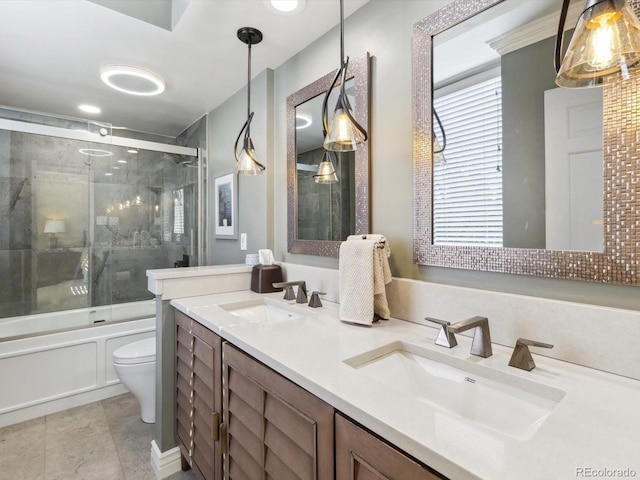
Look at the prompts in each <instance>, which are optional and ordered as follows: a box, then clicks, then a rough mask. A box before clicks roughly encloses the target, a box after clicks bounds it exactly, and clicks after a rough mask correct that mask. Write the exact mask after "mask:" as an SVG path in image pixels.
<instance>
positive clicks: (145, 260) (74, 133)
mask: <svg viewBox="0 0 640 480" xmlns="http://www.w3.org/2000/svg"><path fill="white" fill-rule="evenodd" d="M119 135H120V136H119ZM121 135H124V133H122V132H121V131H116V130H115V129H113V130H112V128H111V126H109V125H105V124H98V123H94V122H87V121H80V120H73V119H63V118H57V117H50V116H44V115H39V114H31V113H27V112H18V111H15V110H10V109H3V108H0V378H2V382H3V388H2V390H3V394H2V395H0V426H3V425H9V424H12V423H16V422H17V421H22V420H26V419H29V418H33V417H36V416H39V415H43V414H47V413H51V412H53V411H58V410H62V409H65V408H69V407H71V406H76V405H80V404H83V403H87V402H90V401H95V400H98V399H101V398H106V397H108V396H111V395H114V394H117V393H120V392H124V391H125V388H124V387H123V386H122V384H121V383H120V380H119V379H118V376H117V375H116V372H115V369H114V366H113V365H112V360H113V353H114V351H115V350H117V349H118V348H119V347H122V346H123V345H125V344H128V343H132V342H134V341H137V340H142V339H145V338H150V337H154V336H155V319H154V317H155V302H154V301H153V300H152V298H153V296H152V295H151V294H150V293H149V291H148V290H147V278H146V270H148V269H157V268H168V267H173V266H174V264H175V263H176V262H177V261H182V260H183V258H185V257H184V256H185V255H186V256H188V259H189V263H190V264H191V265H198V264H199V259H200V258H202V256H203V255H204V251H203V245H204V242H202V235H203V234H204V228H203V227H202V224H203V219H204V212H203V209H202V208H199V205H202V204H203V191H204V189H203V188H201V185H203V184H204V181H203V172H204V167H203V163H204V162H203V161H202V153H201V149H199V148H194V147H185V146H182V145H179V144H178V143H188V142H185V141H181V139H180V138H178V139H175V141H174V139H172V142H171V143H166V142H167V140H166V139H162V140H163V143H160V142H158V141H156V140H157V138H151V137H150V136H148V135H147V136H145V135H144V134H135V132H130V131H127V132H126V135H128V137H123V136H121ZM130 136H131V137H139V138H129V137H130ZM150 139H151V140H153V141H151V140H150Z"/></svg>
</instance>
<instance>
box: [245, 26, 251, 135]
mask: <svg viewBox="0 0 640 480" xmlns="http://www.w3.org/2000/svg"><path fill="white" fill-rule="evenodd" d="M251 43H252V42H251V39H249V42H248V43H247V45H248V47H249V55H247V122H248V124H247V130H246V133H245V138H247V137H250V136H251V133H250V130H251V122H250V121H249V118H250V117H251Z"/></svg>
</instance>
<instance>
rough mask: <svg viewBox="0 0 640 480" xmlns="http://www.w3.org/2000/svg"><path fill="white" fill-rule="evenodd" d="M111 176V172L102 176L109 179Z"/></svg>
mask: <svg viewBox="0 0 640 480" xmlns="http://www.w3.org/2000/svg"><path fill="white" fill-rule="evenodd" d="M112 175H113V173H111V172H107V173H105V174H104V176H105V177H110V176H112Z"/></svg>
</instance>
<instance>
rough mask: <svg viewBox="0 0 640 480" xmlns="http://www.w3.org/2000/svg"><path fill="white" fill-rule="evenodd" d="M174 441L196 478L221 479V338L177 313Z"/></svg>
mask: <svg viewBox="0 0 640 480" xmlns="http://www.w3.org/2000/svg"><path fill="white" fill-rule="evenodd" d="M176 328H177V330H176V338H177V344H176V348H177V351H176V358H177V364H176V372H177V378H176V400H177V401H176V421H177V424H176V437H177V438H176V441H177V443H178V445H179V446H180V449H181V453H182V455H183V457H184V459H185V460H186V462H187V463H188V464H189V465H190V466H191V467H192V469H193V470H194V472H195V473H196V476H197V477H198V478H202V479H206V480H219V479H221V478H222V454H221V450H220V443H219V441H218V436H219V426H220V416H221V413H222V339H221V338H220V337H219V336H217V335H216V334H214V333H213V332H211V331H210V330H208V329H207V328H205V327H203V326H202V325H200V324H199V323H198V322H196V321H195V320H193V319H191V318H189V317H188V316H186V315H184V314H183V313H181V312H176Z"/></svg>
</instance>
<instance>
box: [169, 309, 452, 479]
mask: <svg viewBox="0 0 640 480" xmlns="http://www.w3.org/2000/svg"><path fill="white" fill-rule="evenodd" d="M175 318H176V339H177V341H176V372H177V374H176V400H177V401H176V442H177V443H178V446H179V447H180V452H181V454H182V462H183V463H182V465H183V469H187V468H188V466H189V467H191V468H192V469H193V471H194V473H195V475H196V477H197V478H198V479H200V480H219V479H222V478H223V475H224V479H225V480H334V479H335V480H384V479H388V480H400V479H402V480H443V479H444V480H446V479H445V477H443V476H440V475H439V474H438V473H437V472H435V471H433V470H431V469H430V468H428V467H425V466H424V465H422V464H420V463H418V462H416V461H415V460H413V459H411V458H410V457H408V456H406V455H405V454H404V453H402V452H401V451H399V450H397V449H396V448H394V447H393V446H391V445H389V444H388V443H387V442H385V441H384V440H382V439H380V438H378V437H376V436H375V435H373V434H371V433H369V432H368V431H367V430H365V429H363V428H361V427H359V426H357V425H356V424H354V423H353V422H352V421H350V420H349V419H347V418H346V417H344V416H343V415H342V414H340V413H337V412H335V410H334V408H333V407H332V406H331V405H328V404H327V403H325V402H323V401H322V400H320V399H319V398H318V397H316V396H314V395H312V394H311V393H309V392H307V391H306V390H304V389H303V388H301V387H300V386H298V385H296V384H295V383H293V382H291V381H290V380H288V379H286V378H285V377H283V376H282V375H280V374H278V373H276V372H275V371H273V370H271V369H270V368H269V367H267V366H265V365H264V364H262V363H260V362H259V361H257V360H256V359H254V358H253V357H251V356H249V355H248V354H246V353H244V352H243V351H241V350H239V349H238V348H236V347H234V346H233V345H231V344H230V343H227V342H225V341H223V340H222V338H221V337H219V336H218V335H216V334H215V333H213V332H212V331H211V330H209V329H207V328H206V327H204V326H202V325H201V324H199V323H198V322H196V321H195V320H193V319H191V318H190V317H188V316H187V315H185V314H183V313H182V312H180V311H178V310H176V311H175ZM334 439H335V440H334ZM223 464H224V465H223ZM334 466H335V469H334ZM223 467H224V468H223Z"/></svg>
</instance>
